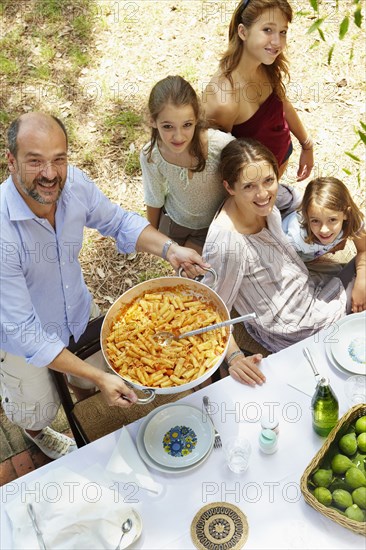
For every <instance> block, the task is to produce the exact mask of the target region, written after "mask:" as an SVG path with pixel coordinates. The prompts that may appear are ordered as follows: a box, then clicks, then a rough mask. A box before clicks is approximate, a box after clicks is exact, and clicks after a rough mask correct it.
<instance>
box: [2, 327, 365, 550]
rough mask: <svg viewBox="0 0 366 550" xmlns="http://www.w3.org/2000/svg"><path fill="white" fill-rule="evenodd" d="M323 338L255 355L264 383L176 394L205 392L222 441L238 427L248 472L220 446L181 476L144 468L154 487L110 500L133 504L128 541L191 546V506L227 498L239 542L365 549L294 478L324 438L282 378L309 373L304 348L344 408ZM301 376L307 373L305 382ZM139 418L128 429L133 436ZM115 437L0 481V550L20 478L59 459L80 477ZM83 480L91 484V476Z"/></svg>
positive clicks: (123, 490) (125, 487) (302, 396)
mask: <svg viewBox="0 0 366 550" xmlns="http://www.w3.org/2000/svg"><path fill="white" fill-rule="evenodd" d="M326 337H327V336H326V334H325V333H322V334H321V335H318V336H313V337H311V338H308V339H307V340H306V341H304V342H299V343H298V344H295V345H294V346H291V347H290V348H287V349H286V350H283V351H282V352H279V353H277V354H274V355H271V356H270V357H268V358H267V359H265V360H263V371H264V373H265V374H266V376H267V382H266V383H265V384H263V386H261V387H260V386H256V387H255V388H251V387H249V386H244V385H241V384H239V383H237V382H235V381H234V380H233V379H232V378H230V377H228V378H226V379H224V380H221V381H220V382H217V383H215V384H212V385H210V386H208V387H207V388H205V389H203V390H201V391H199V392H195V393H194V394H193V395H191V396H189V397H188V398H186V399H185V402H187V403H191V404H193V405H195V406H197V407H201V403H202V396H203V395H208V396H209V397H210V400H211V402H212V403H213V405H214V407H215V409H214V421H215V425H216V427H217V428H218V430H219V432H220V433H221V435H222V439H223V442H224V443H225V439H227V438H228V437H229V436H231V435H235V434H236V433H237V432H238V431H239V430H240V431H241V432H244V433H245V435H246V437H247V438H248V439H249V440H250V442H251V445H252V456H251V460H250V465H249V469H248V470H247V471H246V472H245V474H242V475H237V474H234V473H232V472H231V471H230V470H229V469H228V467H227V466H226V464H225V459H224V454H223V452H222V450H213V452H212V454H211V455H210V456H209V458H208V460H207V461H206V462H205V463H204V464H202V465H201V466H200V467H198V468H196V469H193V470H192V471H190V472H189V473H185V474H179V475H178V474H177V475H170V474H164V473H160V472H157V471H155V470H152V469H151V473H152V475H153V477H154V479H155V480H156V481H157V482H158V483H159V484H161V486H162V488H161V491H160V493H158V494H154V493H152V492H148V491H146V490H143V489H139V488H138V487H136V486H133V485H131V484H119V485H117V484H116V485H115V496H116V498H118V499H120V500H121V503H122V502H123V504H127V505H128V506H132V507H134V508H135V509H136V510H137V511H138V512H139V514H140V515H141V518H142V522H143V530H142V535H141V537H140V539H139V540H138V541H137V542H136V543H135V544H134V546H133V547H134V548H141V549H149V550H152V549H162V548H166V549H174V548H180V549H189V548H194V546H193V543H192V541H191V537H190V526H191V522H192V520H193V518H194V516H195V514H196V513H197V511H198V510H199V509H200V508H201V507H202V506H204V505H205V504H208V503H210V502H216V501H226V502H230V503H232V504H235V505H237V506H239V507H240V508H241V510H242V511H243V512H244V513H245V514H246V516H247V519H248V524H249V537H248V541H247V543H246V545H245V546H246V547H247V548H251V549H257V548H258V549H259V548H261V549H262V548H267V549H277V548H278V549H283V548H298V549H311V548H322V549H332V550H334V549H349V548H353V549H356V548H357V549H358V548H360V549H361V548H362V549H363V550H364V549H365V539H364V538H363V537H362V536H360V535H357V534H354V533H353V532H351V531H349V530H347V529H345V528H343V527H341V526H340V525H338V524H336V523H334V522H332V521H331V520H329V519H328V518H326V517H324V516H323V515H321V514H319V513H318V512H316V511H315V510H314V509H313V508H311V507H310V506H309V505H307V504H306V503H305V501H304V499H303V497H302V495H301V491H300V478H301V475H302V473H303V471H304V469H305V468H306V466H307V465H308V464H309V462H310V461H311V460H312V458H313V456H314V455H315V453H316V452H317V451H318V449H319V448H320V447H321V445H322V444H323V442H324V439H323V438H321V437H319V436H317V435H316V434H315V433H314V432H313V430H312V423H311V409H310V401H311V397H310V396H309V395H307V394H306V393H303V392H301V391H299V390H297V389H295V388H294V387H292V386H290V385H288V384H287V382H286V381H287V379H288V378H291V380H292V381H294V380H295V381H296V379H297V377H296V376H294V372H295V373H296V371H297V372H298V380H299V381H300V382H301V381H302V382H301V383H302V384H303V387H304V388H306V387H307V388H308V387H309V378H311V377H312V374H311V371H310V367H309V366H308V364H307V363H306V360H305V358H304V357H303V354H302V348H303V347H304V345H307V346H308V347H309V348H310V350H311V351H312V353H313V355H314V358H315V361H316V364H317V367H318V370H319V371H320V372H321V373H322V374H325V375H327V376H329V378H330V380H331V385H332V387H333V389H334V391H335V393H336V394H337V396H338V399H339V404H340V415H342V414H344V413H345V412H346V410H347V403H346V399H345V395H344V389H343V386H344V381H345V380H346V379H347V375H345V374H343V373H341V372H339V371H338V370H336V369H335V368H334V367H332V366H331V365H330V364H329V363H328V361H327V359H326V355H325V352H324V341H323V340H324V338H326ZM304 373H309V376H308V379H307V381H306V380H305V379H306V376H304ZM300 382H299V383H300ZM314 384H315V382H314ZM310 386H311V383H310ZM270 408H272V410H275V411H276V413H277V416H278V417H279V421H280V436H279V447H278V451H277V452H276V453H275V454H273V455H265V454H263V453H261V452H260V450H259V446H258V436H259V433H260V416H261V413H262V412H263V411H265V412H268V411H269V410H270ZM139 424H140V421H139V422H135V423H134V424H131V425H130V426H129V427H128V429H129V431H130V433H131V435H132V436H133V437H135V436H136V433H137V430H138V427H139ZM119 434H120V432H119V431H117V432H114V433H112V434H110V435H108V436H106V437H104V438H102V439H100V440H98V441H96V442H94V443H92V444H90V445H87V446H86V447H83V448H81V449H79V450H78V451H76V452H74V453H72V454H71V455H69V456H67V457H65V458H63V459H60V460H59V461H56V462H54V463H51V464H48V465H46V466H44V467H43V468H41V469H39V470H36V471H34V472H32V473H30V474H28V475H26V476H23V477H21V478H19V479H18V480H16V481H14V482H11V483H9V484H7V485H5V486H4V487H2V491H1V499H2V500H1V502H2V510H1V527H2V533H1V548H2V549H3V550H5V549H8V548H12V545H11V531H10V524H9V520H8V517H7V515H6V513H5V506H6V503H8V502H10V501H11V499H13V498H15V497H16V496H17V495H18V496H19V494H21V491H26V488H27V483H28V482H29V481H33V482H34V480H36V479H37V476H40V474H41V473H42V474H43V473H44V472H45V469H50V470H52V469H54V468H56V467H57V466H60V465H62V466H65V467H68V468H70V469H71V470H73V471H75V472H78V473H83V474H84V475H85V472H87V469H88V467H91V466H93V465H95V464H96V463H97V464H100V465H101V466H102V467H103V466H105V465H106V464H107V462H108V459H109V457H110V456H111V453H112V451H113V448H114V447H115V445H116V441H117V440H118V438H119ZM55 481H57V480H55ZM90 481H91V482H95V483H98V479H90ZM65 490H67V487H65Z"/></svg>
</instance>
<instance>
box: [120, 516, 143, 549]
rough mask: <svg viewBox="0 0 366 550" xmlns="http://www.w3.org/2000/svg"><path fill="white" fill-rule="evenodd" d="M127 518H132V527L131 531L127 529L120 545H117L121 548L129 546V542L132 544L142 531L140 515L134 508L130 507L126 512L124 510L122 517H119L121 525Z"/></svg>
mask: <svg viewBox="0 0 366 550" xmlns="http://www.w3.org/2000/svg"><path fill="white" fill-rule="evenodd" d="M127 518H131V519H132V529H131V531H129V532H128V533H126V534H125V535H124V537H123V539H122V541H121V545H120V547H119V548H120V549H121V550H122V549H123V548H129V547H130V546H131V544H133V543H134V542H135V541H136V540H137V539H138V538H139V536H140V535H141V531H142V520H141V516H140V515H139V514H138V513H137V512H136V510H134V509H133V508H131V510H128V512H127V511H126V514H124V516H123V518H122V519H121V525H122V523H123V522H124V521H126V519H127ZM121 534H122V530H121ZM121 534H120V536H121ZM117 542H118V541H116V544H115V547H116V546H117Z"/></svg>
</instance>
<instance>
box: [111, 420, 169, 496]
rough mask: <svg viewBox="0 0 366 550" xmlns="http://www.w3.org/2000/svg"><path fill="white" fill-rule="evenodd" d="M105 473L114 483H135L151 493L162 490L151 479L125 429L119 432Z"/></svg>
mask: <svg viewBox="0 0 366 550" xmlns="http://www.w3.org/2000/svg"><path fill="white" fill-rule="evenodd" d="M106 471H107V473H108V474H109V475H110V476H111V478H112V479H113V480H114V481H118V482H124V483H131V484H132V483H136V485H138V486H139V487H141V488H142V489H147V490H148V491H152V492H153V493H159V492H160V490H161V489H162V487H161V485H160V484H158V483H156V482H155V481H154V480H153V478H152V477H151V474H150V472H149V470H148V469H147V468H146V466H145V463H144V462H143V461H142V459H141V457H140V455H139V453H138V451H137V449H136V446H135V444H134V442H133V440H132V438H131V436H130V434H129V432H128V430H127V428H126V427H124V428H122V430H121V435H120V438H119V440H118V441H117V444H116V446H115V448H114V451H113V453H112V456H111V458H110V459H109V461H108V464H107V466H106Z"/></svg>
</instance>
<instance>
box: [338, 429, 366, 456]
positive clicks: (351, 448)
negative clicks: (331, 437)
mask: <svg viewBox="0 0 366 550" xmlns="http://www.w3.org/2000/svg"><path fill="white" fill-rule="evenodd" d="M365 435H366V434H365ZM338 445H339V448H340V450H341V451H342V453H344V454H345V455H347V456H351V455H354V454H355V452H356V451H357V440H356V434H346V435H344V436H343V437H341V439H340V440H339V442H338Z"/></svg>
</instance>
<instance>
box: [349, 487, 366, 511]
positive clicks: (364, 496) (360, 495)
mask: <svg viewBox="0 0 366 550" xmlns="http://www.w3.org/2000/svg"><path fill="white" fill-rule="evenodd" d="M352 498H353V502H354V503H355V504H357V506H359V507H360V508H363V509H364V510H366V487H358V489H355V490H354V491H353V493H352Z"/></svg>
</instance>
